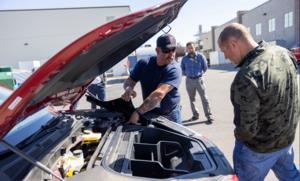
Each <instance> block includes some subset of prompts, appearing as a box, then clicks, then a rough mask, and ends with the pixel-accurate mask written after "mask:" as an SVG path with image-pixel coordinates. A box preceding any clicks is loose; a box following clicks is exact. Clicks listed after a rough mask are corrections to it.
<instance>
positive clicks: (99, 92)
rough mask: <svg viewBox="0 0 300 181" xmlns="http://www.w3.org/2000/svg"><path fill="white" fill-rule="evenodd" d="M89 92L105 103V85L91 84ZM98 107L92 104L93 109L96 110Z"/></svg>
mask: <svg viewBox="0 0 300 181" xmlns="http://www.w3.org/2000/svg"><path fill="white" fill-rule="evenodd" d="M88 91H89V92H90V93H91V94H93V95H94V96H95V97H96V98H97V99H99V100H101V101H104V99H105V87H104V84H103V83H97V84H91V85H89V87H88ZM96 107H97V105H96V104H95V103H91V108H92V109H96Z"/></svg>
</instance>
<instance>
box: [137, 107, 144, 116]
mask: <svg viewBox="0 0 300 181" xmlns="http://www.w3.org/2000/svg"><path fill="white" fill-rule="evenodd" d="M135 112H136V113H137V114H138V115H139V116H142V115H143V114H142V113H141V112H140V111H139V110H138V109H135Z"/></svg>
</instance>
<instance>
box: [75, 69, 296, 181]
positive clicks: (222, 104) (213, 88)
mask: <svg viewBox="0 0 300 181" xmlns="http://www.w3.org/2000/svg"><path fill="white" fill-rule="evenodd" d="M236 71H237V70H236V69H235V68H234V66H233V65H229V64H228V65H220V66H213V67H210V68H209V70H208V71H207V73H206V74H205V76H204V81H205V84H206V90H207V94H208V98H209V101H210V105H211V109H212V112H213V115H214V118H215V122H213V124H207V122H206V118H205V116H204V112H203V109H202V104H201V101H200V98H199V96H197V99H196V104H197V106H198V108H199V110H200V118H199V120H196V121H187V120H188V119H189V118H190V117H191V116H192V113H191V109H190V103H189V99H188V95H187V92H186V90H185V78H183V79H182V83H181V86H180V93H181V96H182V99H181V100H182V101H181V105H182V118H183V124H184V125H185V126H187V127H189V128H191V129H193V130H195V131H196V132H198V133H201V134H202V135H204V136H205V137H207V138H208V139H210V140H211V141H213V142H214V143H215V144H216V145H217V146H218V147H219V148H220V149H221V150H222V151H223V153H224V154H225V156H226V158H227V159H228V161H229V162H230V163H231V164H232V150H233V147H234V136H233V129H234V126H233V122H232V120H233V108H232V105H231V102H230V91H229V90H230V85H231V82H232V80H233V78H234V76H235V74H236ZM150 76H151V75H150ZM298 76H299V74H298ZM125 78H126V77H112V78H108V84H107V87H106V98H107V100H110V99H114V98H118V97H120V96H121V94H122V93H123V88H122V83H123V81H124V79H125ZM136 91H137V93H138V96H137V97H136V98H135V99H134V101H133V103H134V105H135V106H139V105H140V104H141V101H142V97H141V91H140V87H139V85H138V86H137V87H136ZM89 107H90V105H89V103H87V102H85V100H84V99H83V100H81V102H80V107H79V108H89ZM201 113H202V114H201ZM299 142H300V139H299V125H298V128H297V133H296V138H295V141H294V152H295V161H296V164H297V167H298V168H299V162H300V158H299V147H300V144H299ZM265 180H267V181H274V180H277V179H276V177H275V176H274V174H273V173H272V172H270V173H269V174H268V176H267V178H266V179H265Z"/></svg>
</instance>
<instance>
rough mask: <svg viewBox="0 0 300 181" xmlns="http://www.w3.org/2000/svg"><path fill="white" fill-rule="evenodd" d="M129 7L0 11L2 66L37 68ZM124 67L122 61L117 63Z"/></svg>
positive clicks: (128, 10) (0, 58)
mask: <svg viewBox="0 0 300 181" xmlns="http://www.w3.org/2000/svg"><path fill="white" fill-rule="evenodd" d="M130 11H131V10H130V7H129V6H107V7H84V8H58V9H26V10H1V11H0V22H1V28H0V65H1V66H10V67H13V68H25V69H28V68H37V67H39V66H40V65H41V64H43V63H44V62H45V61H47V60H48V59H49V58H51V57H52V56H53V55H55V54H56V53H58V52H59V51H60V50H61V49H63V48H64V47H65V46H67V45H69V44H70V43H72V42H73V41H75V40H76V39H77V38H79V37H81V36H82V35H84V34H86V33H87V32H89V31H91V30H93V29H95V28H96V27H98V26H100V25H102V24H104V23H106V22H109V21H111V20H113V19H115V18H118V17H121V16H124V15H127V14H129V13H130ZM115 68H117V69H124V67H123V64H122V65H119V66H118V65H117V66H115Z"/></svg>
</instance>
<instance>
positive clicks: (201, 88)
mask: <svg viewBox="0 0 300 181" xmlns="http://www.w3.org/2000/svg"><path fill="white" fill-rule="evenodd" d="M186 50H187V55H186V56H184V57H183V58H182V61H181V69H182V74H183V75H185V76H186V90H187V92H188V95H189V98H190V104H191V108H192V113H193V117H192V118H191V120H197V119H198V118H199V112H198V109H197V108H196V106H195V100H196V99H195V97H196V91H197V92H198V93H199V95H200V98H201V101H202V105H203V109H204V113H205V116H206V117H207V121H208V123H212V121H213V117H212V114H211V109H210V106H209V103H208V98H207V95H206V91H205V85H204V82H203V79H202V76H203V74H204V73H205V72H206V70H207V63H206V59H205V57H204V56H203V55H202V54H201V53H199V52H196V51H195V47H194V44H193V43H192V42H188V43H187V44H186Z"/></svg>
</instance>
